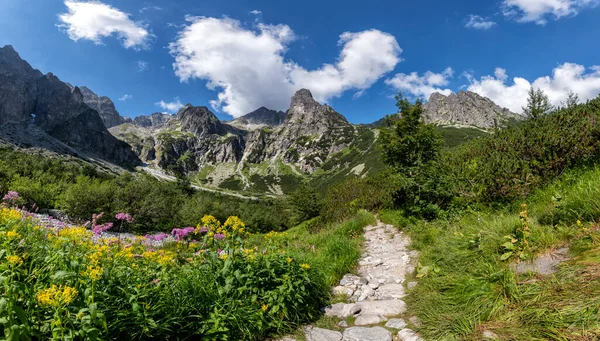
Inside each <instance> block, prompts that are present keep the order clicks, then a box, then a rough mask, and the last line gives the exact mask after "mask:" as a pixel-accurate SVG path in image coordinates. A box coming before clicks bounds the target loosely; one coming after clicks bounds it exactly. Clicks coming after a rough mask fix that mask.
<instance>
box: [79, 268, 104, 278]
mask: <svg viewBox="0 0 600 341" xmlns="http://www.w3.org/2000/svg"><path fill="white" fill-rule="evenodd" d="M103 274H104V270H102V268H101V267H99V266H92V265H88V267H87V271H85V272H83V273H82V275H83V276H85V277H88V278H89V279H91V280H92V281H97V280H99V279H101V278H102V275H103Z"/></svg>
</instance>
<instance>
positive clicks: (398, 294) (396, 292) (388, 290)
mask: <svg viewBox="0 0 600 341" xmlns="http://www.w3.org/2000/svg"><path fill="white" fill-rule="evenodd" d="M378 290H379V295H380V296H388V297H391V298H402V297H404V286H403V285H402V284H386V285H382V286H380V287H379V289H378Z"/></svg>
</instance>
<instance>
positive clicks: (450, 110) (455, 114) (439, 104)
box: [424, 91, 521, 129]
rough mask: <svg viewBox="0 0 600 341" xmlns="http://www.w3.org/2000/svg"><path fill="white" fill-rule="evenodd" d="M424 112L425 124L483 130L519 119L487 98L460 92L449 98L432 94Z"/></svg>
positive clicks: (468, 92) (518, 116)
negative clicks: (461, 126)
mask: <svg viewBox="0 0 600 341" xmlns="http://www.w3.org/2000/svg"><path fill="white" fill-rule="evenodd" d="M424 110H425V117H424V120H425V122H426V123H435V124H441V125H464V126H472V127H478V128H485V129H489V128H493V127H495V126H502V125H503V124H504V123H505V122H506V121H507V120H509V119H519V118H520V117H521V116H520V115H518V114H515V113H513V112H511V111H510V110H508V109H506V108H501V107H500V106H498V105H497V104H496V103H494V102H493V101H492V100H490V99H489V98H487V97H483V96H480V95H478V94H476V93H474V92H470V91H460V92H458V93H452V94H450V95H449V96H444V95H442V94H440V93H437V92H436V93H433V94H432V95H431V97H430V98H429V101H428V102H427V103H425V104H424Z"/></svg>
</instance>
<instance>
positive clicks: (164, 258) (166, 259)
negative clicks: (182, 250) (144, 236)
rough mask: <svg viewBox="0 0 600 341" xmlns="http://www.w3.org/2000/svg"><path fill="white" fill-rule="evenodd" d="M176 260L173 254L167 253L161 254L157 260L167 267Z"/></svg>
mask: <svg viewBox="0 0 600 341" xmlns="http://www.w3.org/2000/svg"><path fill="white" fill-rule="evenodd" d="M174 259H175V256H174V255H173V253H171V252H168V251H167V252H161V253H160V255H159V256H158V258H157V259H156V261H157V262H158V264H161V265H167V264H170V263H173V260H174Z"/></svg>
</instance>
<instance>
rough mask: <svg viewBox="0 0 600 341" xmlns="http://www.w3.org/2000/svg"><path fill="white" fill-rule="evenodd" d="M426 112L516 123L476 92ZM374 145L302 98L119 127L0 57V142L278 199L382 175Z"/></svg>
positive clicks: (52, 79) (109, 111)
mask: <svg viewBox="0 0 600 341" xmlns="http://www.w3.org/2000/svg"><path fill="white" fill-rule="evenodd" d="M424 109H425V115H424V120H425V121H426V122H428V123H435V124H438V125H454V126H470V127H477V128H480V129H489V128H492V127H495V126H498V125H502V124H503V123H504V122H505V121H506V120H509V119H514V118H518V117H519V115H517V114H514V113H512V112H510V111H509V110H508V109H503V108H500V107H499V106H497V105H496V104H495V103H493V102H492V101H491V100H489V99H487V98H485V97H481V96H479V95H477V94H475V93H472V92H459V93H458V94H451V95H449V96H444V95H442V94H439V93H434V94H433V95H431V97H430V99H429V101H428V102H427V103H426V104H425V105H424ZM376 136H377V131H376V129H375V128H373V127H372V126H369V125H354V124H351V123H349V122H348V121H347V120H346V118H345V117H344V116H343V115H341V114H340V113H338V112H337V111H335V110H334V109H333V108H332V107H330V106H328V105H327V104H321V103H319V102H317V101H316V100H315V99H314V98H313V96H312V94H311V92H310V91H309V90H308V89H300V90H298V91H297V92H296V93H295V94H294V96H293V97H292V98H291V100H290V107H289V109H288V110H287V111H286V112H282V111H276V110H271V109H268V108H265V107H261V108H259V109H257V110H255V111H253V112H251V113H249V114H247V115H244V116H242V117H239V118H236V119H234V120H232V121H230V122H224V121H220V120H219V119H218V118H217V117H216V116H215V115H214V113H213V112H211V111H210V110H209V109H208V108H207V107H204V106H193V105H191V104H187V105H185V106H184V107H182V108H181V109H180V110H179V111H178V113H177V114H176V115H169V114H166V113H154V114H151V115H149V116H139V117H136V118H134V119H131V118H125V117H122V116H121V115H120V114H119V112H118V111H117V110H116V108H115V105H114V102H113V101H112V100H111V99H110V98H108V97H105V96H99V95H97V94H95V93H94V92H93V91H92V90H90V89H89V88H87V87H85V86H79V87H78V86H73V85H71V84H68V83H64V82H62V81H60V80H59V79H58V78H57V77H56V76H54V75H53V74H52V73H48V74H46V75H44V74H42V73H41V72H40V71H39V70H35V69H33V68H32V67H31V66H30V65H29V64H28V63H27V62H26V61H24V60H22V59H21V58H20V57H19V55H18V53H17V52H16V51H15V50H14V49H13V48H12V47H11V46H5V47H3V48H0V138H2V139H3V140H4V141H5V142H8V143H11V144H13V145H18V146H25V147H39V148H45V149H50V150H53V151H56V152H59V153H69V154H72V155H77V156H80V157H82V158H87V159H93V160H95V159H98V158H99V159H102V160H106V161H108V162H111V163H115V164H118V165H121V166H130V167H131V166H140V165H143V164H146V165H149V166H151V167H154V168H158V169H159V170H161V171H163V172H165V173H171V174H176V175H180V176H188V177H190V178H191V179H192V180H193V181H194V182H196V183H199V184H201V185H202V186H206V187H213V188H221V189H230V190H235V191H242V190H247V191H252V192H263V193H273V194H283V193H287V192H290V191H291V190H293V188H294V187H295V186H296V185H297V184H299V183H301V182H302V181H307V180H310V181H329V180H332V179H341V178H345V177H347V176H351V175H352V176H364V175H366V174H367V173H369V172H375V171H377V170H379V169H381V168H382V167H383V165H382V163H381V160H380V159H379V157H378V152H377V148H376V143H375V141H376Z"/></svg>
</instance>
